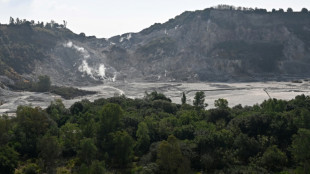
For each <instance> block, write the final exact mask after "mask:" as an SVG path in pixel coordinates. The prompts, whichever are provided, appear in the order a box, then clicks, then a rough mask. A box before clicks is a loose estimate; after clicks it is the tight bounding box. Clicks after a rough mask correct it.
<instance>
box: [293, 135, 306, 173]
mask: <svg viewBox="0 0 310 174" xmlns="http://www.w3.org/2000/svg"><path fill="white" fill-rule="evenodd" d="M291 151H292V154H293V156H294V159H295V160H296V162H298V163H299V165H300V166H302V171H303V172H304V173H307V172H308V171H310V130H308V129H299V130H298V133H297V134H296V135H294V136H293V142H292V148H291Z"/></svg>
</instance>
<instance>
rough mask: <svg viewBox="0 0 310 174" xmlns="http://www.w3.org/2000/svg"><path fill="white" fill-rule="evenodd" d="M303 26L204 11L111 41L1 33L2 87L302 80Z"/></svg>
mask: <svg viewBox="0 0 310 174" xmlns="http://www.w3.org/2000/svg"><path fill="white" fill-rule="evenodd" d="M309 19H310V13H309V12H308V11H307V10H303V11H302V12H282V11H274V12H267V11H265V10H262V9H256V10H253V9H246V10H241V9H236V10H233V9H230V8H224V9H223V8H221V9H214V8H209V9H205V10H200V11H194V12H184V13H182V14H181V15H179V16H176V17H175V18H173V19H170V20H169V21H167V22H166V23H163V24H154V25H152V26H151V27H149V28H146V29H144V30H142V31H141V32H139V33H126V34H123V35H121V36H114V37H112V38H109V39H97V38H96V37H86V36H85V34H83V33H81V34H79V35H78V34H74V33H73V32H71V31H70V30H69V29H67V28H66V27H64V26H61V25H59V24H57V25H55V24H53V25H52V24H49V25H46V26H44V25H43V24H40V25H39V24H33V23H30V22H25V23H18V24H17V23H12V24H10V25H1V26H0V43H1V44H0V66H1V69H0V81H1V84H2V85H1V84H0V85H1V86H4V85H6V84H12V83H14V82H16V81H18V80H23V81H29V80H33V79H35V77H37V76H38V75H41V74H43V75H49V76H50V77H51V79H52V82H53V83H55V84H61V85H87V84H90V83H91V84H94V83H101V82H102V81H115V80H116V81H263V80H287V79H291V78H308V77H309V68H308V67H309V64H310V54H309V52H310V20H309ZM3 84H4V85H3Z"/></svg>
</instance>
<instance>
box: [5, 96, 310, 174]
mask: <svg viewBox="0 0 310 174" xmlns="http://www.w3.org/2000/svg"><path fill="white" fill-rule="evenodd" d="M205 97H207V96H205V93H204V92H197V93H196V94H195V98H194V101H193V103H187V102H188V100H187V99H186V95H185V93H183V94H182V98H181V101H182V104H175V103H172V102H171V100H170V99H169V98H168V97H166V96H165V95H164V94H161V93H158V92H156V91H154V92H151V93H145V97H144V98H141V99H130V98H126V97H125V96H124V95H122V96H115V97H112V98H108V99H103V98H102V99H98V100H95V101H94V102H90V101H88V100H82V101H79V102H76V103H74V104H73V105H72V106H71V107H70V108H68V109H67V108H66V107H65V106H64V104H63V103H62V101H61V100H56V101H53V102H52V103H51V104H50V105H49V106H48V107H47V108H46V109H42V108H40V107H31V106H19V107H18V109H17V112H16V117H13V118H9V117H8V116H6V115H3V116H2V117H0V173H6V174H10V173H16V174H20V173H26V174H35V173H57V174H69V173H74V174H89V173H90V174H96V173H137V174H145V173H150V174H152V173H162V174H168V173H169V174H171V173H178V174H182V173H186V174H190V173H201V174H202V173H283V174H285V173H308V172H309V171H310V97H309V96H305V95H300V96H296V97H295V99H292V100H290V101H284V100H277V99H269V100H266V101H264V102H263V103H261V104H256V105H254V106H242V105H237V106H234V107H229V106H228V101H227V100H225V99H218V100H216V101H215V103H214V105H215V107H216V108H213V109H206V104H205V103H204V100H205Z"/></svg>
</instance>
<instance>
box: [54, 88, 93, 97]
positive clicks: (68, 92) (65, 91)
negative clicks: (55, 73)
mask: <svg viewBox="0 0 310 174" xmlns="http://www.w3.org/2000/svg"><path fill="white" fill-rule="evenodd" d="M50 92H51V93H53V94H57V95H60V96H61V97H63V98H64V99H66V100H69V99H73V98H75V97H79V96H85V95H91V94H96V92H94V91H85V90H81V89H77V88H73V87H65V86H51V88H50Z"/></svg>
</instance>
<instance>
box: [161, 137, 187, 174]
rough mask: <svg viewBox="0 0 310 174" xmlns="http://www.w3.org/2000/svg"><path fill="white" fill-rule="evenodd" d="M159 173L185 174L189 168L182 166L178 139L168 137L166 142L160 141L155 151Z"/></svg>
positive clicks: (182, 159)
mask: <svg viewBox="0 0 310 174" xmlns="http://www.w3.org/2000/svg"><path fill="white" fill-rule="evenodd" d="M156 163H157V164H158V165H159V168H160V173H167V174H170V173H187V171H188V170H187V168H189V166H182V165H184V158H183V156H182V152H181V148H180V146H179V143H178V139H177V138H176V137H175V136H173V135H170V136H169V137H168V139H167V141H162V142H161V143H160V145H159V147H158V151H157V161H156Z"/></svg>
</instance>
